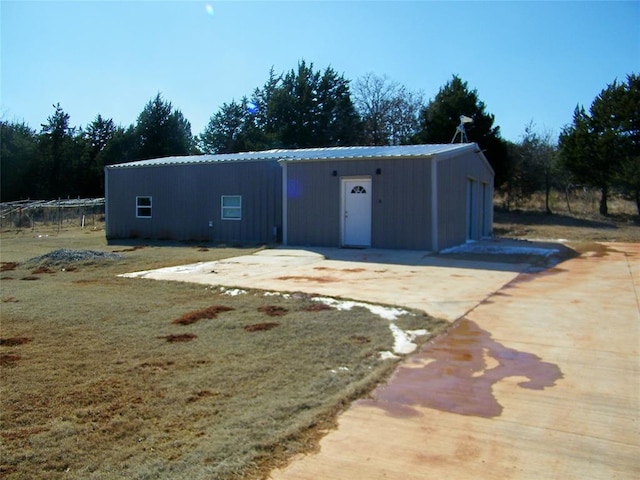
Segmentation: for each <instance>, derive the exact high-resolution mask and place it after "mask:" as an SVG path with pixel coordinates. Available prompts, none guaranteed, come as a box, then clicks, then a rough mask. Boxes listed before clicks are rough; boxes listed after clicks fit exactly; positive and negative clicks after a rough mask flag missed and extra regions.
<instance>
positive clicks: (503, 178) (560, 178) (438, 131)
mask: <svg viewBox="0 0 640 480" xmlns="http://www.w3.org/2000/svg"><path fill="white" fill-rule="evenodd" d="M639 92H640V88H639V80H638V75H635V74H634V75H629V76H628V77H627V79H626V81H624V82H618V81H614V82H613V83H612V84H610V85H607V87H606V88H605V89H603V91H602V92H601V93H600V95H598V97H596V99H594V101H593V103H592V105H591V108H590V109H589V111H588V112H587V111H586V110H585V109H584V107H582V106H580V105H578V106H577V107H576V110H575V112H574V115H573V121H572V123H570V124H568V125H567V126H566V127H565V128H564V129H563V131H562V132H561V133H560V136H559V138H557V139H556V138H554V135H553V134H552V133H551V132H545V131H542V132H540V131H537V130H536V127H535V125H534V124H533V122H531V123H530V124H529V125H527V126H526V127H525V130H524V133H523V135H522V137H521V139H520V141H518V142H509V141H506V140H504V139H503V138H502V137H501V133H500V127H499V126H498V125H496V122H495V116H494V115H493V114H491V113H489V112H487V109H486V105H485V104H484V102H482V101H481V100H480V98H479V96H478V92H477V91H476V90H475V89H472V88H470V87H469V86H468V84H467V82H465V81H463V80H462V79H461V78H460V77H459V76H457V75H453V76H452V78H451V79H450V80H449V81H448V82H446V83H445V84H444V85H443V86H442V87H441V88H440V89H439V90H438V92H437V94H436V95H435V96H434V97H433V98H432V99H430V100H429V101H425V100H424V95H423V93H422V92H414V91H411V90H409V89H408V88H406V87H405V86H403V85H401V84H399V83H398V82H395V81H392V80H391V79H389V78H387V77H386V76H378V75H375V74H373V73H370V74H367V75H364V76H363V77H361V78H358V79H356V80H355V81H354V82H352V81H350V80H348V79H346V78H345V77H344V75H342V74H339V73H338V72H336V71H335V70H334V69H333V68H331V67H327V68H325V69H324V70H318V69H316V68H315V67H314V65H313V64H312V63H307V62H306V61H304V60H302V61H300V62H299V63H298V65H297V67H296V68H294V69H291V70H289V71H286V72H282V73H280V74H277V73H276V72H275V71H274V70H273V69H271V71H270V72H269V74H268V78H267V80H266V82H265V83H264V84H263V85H262V86H260V87H256V88H255V89H254V91H253V92H252V93H251V94H250V95H247V96H243V97H242V98H240V99H239V100H236V99H233V100H231V101H230V102H228V103H223V105H222V106H221V107H220V108H219V110H218V111H217V112H215V113H214V114H213V115H212V116H211V117H210V119H209V122H208V123H207V125H206V127H205V128H204V130H203V131H202V132H201V133H200V134H199V135H193V134H192V132H191V125H190V123H189V121H188V120H187V119H186V118H185V117H184V115H183V114H182V112H181V111H180V110H179V109H178V108H175V107H174V106H173V105H172V104H171V102H170V101H168V100H166V99H164V98H163V96H162V95H161V94H160V93H158V94H157V95H156V96H155V97H154V98H152V99H151V100H149V102H148V103H147V104H146V105H145V107H144V108H143V110H142V112H141V113H140V115H139V116H138V118H137V120H136V122H135V123H134V124H132V125H130V126H128V127H123V126H120V125H116V124H115V123H114V121H113V119H107V118H104V117H102V115H100V114H98V115H97V116H96V118H95V119H94V120H93V121H92V122H91V123H90V124H89V125H87V126H86V127H84V128H82V127H73V126H71V125H70V117H69V115H68V114H67V113H65V112H64V110H63V109H62V107H61V106H60V104H56V105H54V112H53V113H52V115H51V116H49V117H48V118H47V122H46V123H44V124H42V125H41V128H40V130H39V131H36V130H34V129H32V128H31V127H29V126H28V125H26V124H25V123H24V122H22V123H20V122H8V121H4V120H2V121H0V129H1V132H0V139H1V145H0V149H1V151H0V160H1V172H2V177H1V182H2V183H1V190H0V194H1V199H2V201H9V200H17V199H24V198H39V199H50V198H61V197H62V198H66V197H75V196H81V197H91V196H102V195H103V194H104V193H103V192H104V178H103V175H104V174H103V168H104V166H105V165H111V164H114V163H122V162H129V161H135V160H143V159H148V158H157V157H166V156H171V155H188V154H201V153H235V152H241V151H256V150H265V149H271V148H309V147H332V146H349V145H402V144H411V143H450V142H451V141H452V138H453V136H454V134H455V132H456V128H457V127H458V125H459V123H460V120H459V118H460V115H462V114H464V115H466V116H468V117H470V118H472V119H473V123H469V124H466V136H467V138H468V140H469V141H470V142H476V143H478V144H479V146H480V148H482V150H483V151H484V153H485V156H486V157H487V159H488V160H489V162H490V163H491V165H492V167H493V169H494V170H495V172H496V179H495V186H496V188H497V189H498V190H499V191H502V192H503V193H504V194H505V196H506V198H507V200H508V204H514V205H517V204H518V202H519V201H521V200H522V199H524V198H527V197H528V196H530V195H531V194H533V193H534V192H539V191H543V192H545V193H546V197H547V206H546V208H547V211H548V212H551V209H550V206H549V201H548V197H549V192H550V191H551V189H552V188H556V189H566V188H568V187H569V186H570V185H576V184H580V185H584V186H588V187H593V188H597V189H599V190H600V192H601V203H600V211H601V213H603V214H606V213H607V199H608V197H609V195H610V193H611V192H612V191H613V190H616V191H620V192H622V193H624V194H626V195H629V196H630V197H632V198H634V199H635V201H636V202H637V205H638V211H639V213H640V147H639V145H640V141H639V140H640V138H639V136H640V126H639V120H638V117H639V113H638V110H639V108H638V106H639V105H640V98H639V96H640V93H639Z"/></svg>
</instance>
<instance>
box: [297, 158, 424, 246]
mask: <svg viewBox="0 0 640 480" xmlns="http://www.w3.org/2000/svg"><path fill="white" fill-rule="evenodd" d="M377 169H380V172H381V173H380V174H377V173H376V171H377ZM334 171H335V172H336V175H335V176H333V172H334ZM287 177H288V188H287V190H288V192H287V193H288V243H289V244H290V245H317V246H332V247H337V246H340V244H341V240H342V239H341V222H342V221H343V219H342V212H341V179H342V178H345V177H369V178H371V180H372V239H371V246H372V247H374V248H405V249H430V248H431V237H430V232H431V230H430V227H431V203H430V182H431V175H430V160H429V159H384V160H352V161H347V160H340V161H321V162H299V163H298V162H295V163H288V164H287Z"/></svg>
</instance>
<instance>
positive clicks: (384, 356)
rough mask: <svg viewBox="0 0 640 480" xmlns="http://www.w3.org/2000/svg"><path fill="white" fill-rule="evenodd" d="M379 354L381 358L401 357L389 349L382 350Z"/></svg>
mask: <svg viewBox="0 0 640 480" xmlns="http://www.w3.org/2000/svg"><path fill="white" fill-rule="evenodd" d="M379 356H380V360H392V359H396V358H399V357H398V356H397V355H396V354H395V353H391V352H390V351H388V350H386V351H384V352H380V353H379Z"/></svg>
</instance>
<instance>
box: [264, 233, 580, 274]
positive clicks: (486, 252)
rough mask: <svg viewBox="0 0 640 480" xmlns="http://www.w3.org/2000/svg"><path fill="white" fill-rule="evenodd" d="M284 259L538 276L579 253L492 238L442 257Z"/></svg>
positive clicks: (361, 254)
mask: <svg viewBox="0 0 640 480" xmlns="http://www.w3.org/2000/svg"><path fill="white" fill-rule="evenodd" d="M277 250H278V251H280V252H282V255H283V256H286V255H287V253H286V252H287V251H291V252H292V254H293V252H300V251H306V252H310V253H311V252H312V253H315V254H318V255H322V256H323V257H324V258H326V259H327V260H336V261H347V262H362V263H371V264H386V265H403V266H421V267H443V268H464V269H477V270H493V271H503V272H536V271H542V270H545V269H547V268H551V267H555V266H556V265H558V264H560V263H562V262H564V261H565V260H568V259H571V258H575V257H577V256H578V255H579V253H578V252H576V251H575V250H573V249H571V248H569V247H568V246H566V245H564V244H561V243H554V242H533V241H528V240H512V239H501V238H493V239H488V240H483V241H479V242H472V243H467V244H465V245H461V246H459V247H454V248H452V249H448V250H446V251H443V252H440V253H432V252H426V251H420V250H387V249H376V248H363V249H353V248H330V247H309V246H304V247H295V246H286V247H285V246H281V247H278V248H277Z"/></svg>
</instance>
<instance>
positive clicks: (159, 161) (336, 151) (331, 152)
mask: <svg viewBox="0 0 640 480" xmlns="http://www.w3.org/2000/svg"><path fill="white" fill-rule="evenodd" d="M468 150H478V151H479V149H478V146H477V145H476V144H475V143H446V144H430V145H397V146H377V147H375V146H374V147H327V148H302V149H274V150H265V151H261V152H242V153H223V154H217V155H188V156H181V157H165V158H154V159H150V160H140V161H137V162H128V163H118V164H115V165H109V166H108V167H107V168H133V167H154V166H163V165H188V164H199V163H218V162H242V161H269V160H270V161H273V160H276V161H279V162H298V161H319V160H358V159H368V158H407V157H432V156H436V155H442V154H455V153H461V152H463V151H468Z"/></svg>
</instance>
